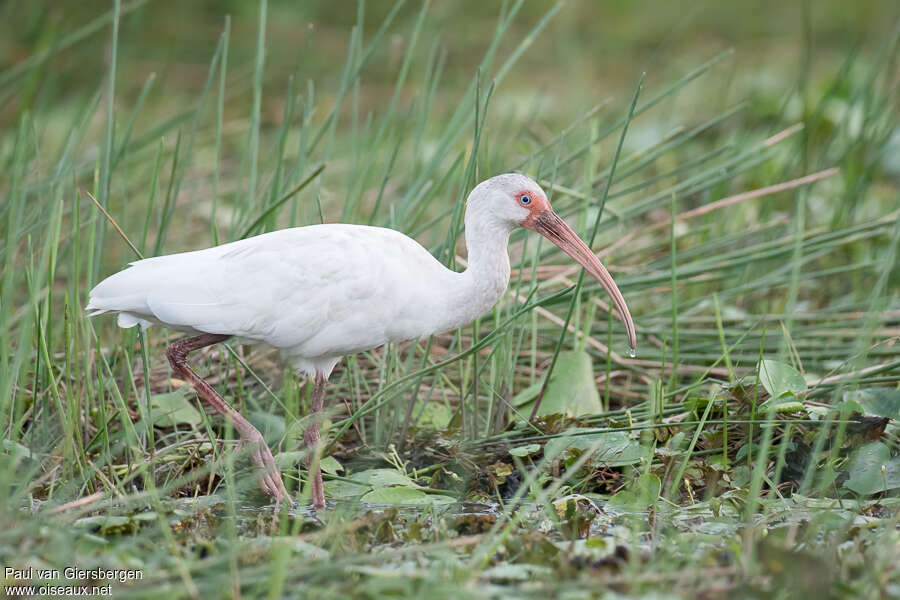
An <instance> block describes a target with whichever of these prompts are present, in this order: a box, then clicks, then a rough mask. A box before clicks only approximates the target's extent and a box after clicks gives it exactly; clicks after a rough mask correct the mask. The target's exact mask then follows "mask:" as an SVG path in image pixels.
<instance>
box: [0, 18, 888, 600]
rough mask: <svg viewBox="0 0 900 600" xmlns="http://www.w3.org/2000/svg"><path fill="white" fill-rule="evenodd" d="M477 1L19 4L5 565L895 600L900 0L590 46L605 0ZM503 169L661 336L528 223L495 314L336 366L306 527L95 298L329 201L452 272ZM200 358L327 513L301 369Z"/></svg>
mask: <svg viewBox="0 0 900 600" xmlns="http://www.w3.org/2000/svg"><path fill="white" fill-rule="evenodd" d="M184 4H187V3H184ZM489 4H490V3H480V4H479V3H469V2H464V3H460V4H459V5H458V6H456V7H450V8H448V3H437V2H435V3H422V4H419V3H408V4H403V3H402V2H400V3H397V4H394V3H381V2H373V3H371V6H367V5H365V4H364V3H360V4H359V5H358V10H357V11H356V12H355V13H354V15H353V18H352V19H351V20H348V17H347V16H346V15H344V14H343V13H342V11H341V10H340V9H338V8H335V7H332V6H330V5H328V4H326V3H318V4H317V3H310V4H309V5H308V6H304V7H303V8H299V7H297V8H293V9H292V8H291V7H289V6H287V5H285V4H284V3H281V2H275V1H273V2H271V3H267V2H265V1H262V2H260V3H259V4H258V5H256V6H254V7H253V10H250V9H248V8H247V7H245V6H244V5H242V4H235V6H233V7H231V8H232V9H233V10H232V13H233V14H232V16H227V15H226V11H225V10H224V9H223V10H222V12H218V9H215V10H213V9H209V8H207V9H201V8H198V7H193V6H186V5H185V6H182V5H180V4H179V5H177V6H176V5H171V6H169V5H165V4H163V5H157V4H155V3H153V2H146V3H124V4H120V3H119V2H118V1H117V2H115V3H114V4H112V5H108V4H106V3H103V4H101V5H99V6H91V5H88V6H84V7H80V8H78V9H75V8H72V9H69V8H67V9H65V10H60V11H57V12H53V11H49V10H45V9H46V7H43V8H41V7H40V6H39V3H37V4H35V7H31V6H24V5H23V6H17V7H13V6H11V5H10V6H6V7H5V8H3V9H0V12H2V14H3V15H4V17H5V18H4V19H3V20H2V21H3V25H0V32H3V33H5V34H6V35H4V36H0V37H3V38H4V39H5V40H6V41H5V42H0V43H2V44H5V46H4V47H5V48H6V49H8V50H10V52H9V56H10V58H9V59H7V58H3V59H0V60H2V62H0V126H2V129H0V197H2V204H0V231H2V232H3V235H2V239H0V423H2V425H3V435H2V436H0V437H2V452H0V489H2V490H3V492H4V493H3V495H2V498H3V500H2V501H0V539H2V545H0V558H2V561H0V562H2V563H3V566H4V567H15V568H23V567H25V566H28V565H34V566H42V567H57V568H64V567H66V566H75V565H77V566H80V567H84V568H98V567H101V568H119V569H124V568H132V569H140V570H141V572H142V573H143V580H141V581H135V582H129V583H118V582H114V583H112V590H113V594H114V595H115V596H116V597H119V596H141V597H160V596H165V597H167V596H175V597H184V596H186V597H197V596H203V595H214V596H219V595H223V596H229V595H232V596H238V595H241V596H244V597H257V596H266V597H281V596H296V597H306V596H316V597H318V596H323V597H332V596H333V597H344V596H360V597H381V596H389V595H394V596H398V595H401V596H402V595H412V596H417V595H423V594H425V593H427V594H429V595H431V596H436V597H451V596H452V597H469V596H472V597H476V596H477V597H484V596H485V595H489V596H490V595H493V596H496V597H506V596H512V597H522V596H533V597H548V596H549V597H582V596H592V595H596V594H598V593H608V594H610V595H611V596H612V595H613V594H615V593H619V594H623V595H626V596H634V597H638V596H641V595H645V594H654V593H655V594H659V595H668V594H671V595H675V596H679V597H686V598H692V597H698V595H702V596H703V597H713V598H715V597H731V596H732V595H735V594H737V595H742V596H747V597H756V596H778V597H785V598H793V597H796V598H804V597H811V596H820V597H827V596H834V597H853V598H857V597H871V598H879V597H890V596H893V595H897V594H898V590H900V571H898V569H897V564H896V563H897V561H896V558H895V557H896V556H897V551H898V547H900V536H898V528H897V525H898V519H900V502H898V495H897V490H898V489H900V457H898V430H897V425H896V422H897V418H898V411H900V386H898V383H900V351H898V350H897V348H898V347H900V344H898V339H900V329H898V324H900V303H898V295H897V290H898V283H900V281H898V272H897V269H896V264H897V256H898V246H900V211H898V207H897V202H896V199H897V197H898V195H900V194H898V192H900V190H898V177H900V165H898V162H897V156H898V139H900V138H898V136H900V129H898V122H897V118H896V115H897V114H898V110H897V108H898V106H897V105H898V102H897V98H898V96H897V92H898V90H897V44H898V31H900V30H898V29H897V23H898V21H897V18H898V14H897V12H896V9H895V8H892V5H891V4H889V3H884V4H881V3H874V2H873V3H871V4H866V5H864V6H862V7H861V8H860V10H859V11H857V12H856V13H855V14H854V16H853V18H852V19H851V20H850V21H846V20H845V19H844V17H843V16H842V15H843V12H842V11H841V10H839V9H840V3H827V2H826V3H819V4H810V5H809V6H808V7H807V9H806V10H805V11H803V10H798V12H797V13H796V14H794V13H793V12H791V11H790V10H789V9H787V8H779V7H771V8H772V9H773V10H772V11H770V12H766V11H761V14H762V13H765V15H763V16H759V17H756V16H750V15H743V22H740V21H741V18H736V17H741V16H742V13H741V14H736V15H731V14H730V13H729V12H728V11H724V9H718V8H710V10H709V11H700V12H693V13H691V12H689V13H688V14H686V15H677V16H678V18H677V19H676V18H675V16H676V15H673V14H672V13H671V12H669V11H670V10H671V9H668V8H660V9H659V10H653V11H650V10H649V9H640V8H630V9H628V10H625V9H616V8H614V7H606V8H605V12H603V13H602V16H603V17H604V19H605V20H604V24H605V25H606V29H604V31H606V32H607V35H606V36H597V35H596V34H595V30H594V29H592V27H591V25H592V23H593V24H596V23H597V20H598V19H599V18H600V17H599V15H600V13H599V11H598V9H597V8H596V5H594V4H593V3H578V2H575V3H571V5H565V6H563V5H561V4H550V3H547V4H543V3H527V4H525V3H522V2H509V3H505V4H503V5H502V6H494V5H490V6H488V5H489ZM482 5H483V6H482ZM454 8H455V9H456V10H454ZM169 9H171V10H169ZM742 10H743V9H737V8H735V11H742ZM723 11H724V12H723ZM726 13H727V14H726ZM735 21H738V22H735ZM308 22H313V23H315V26H314V27H312V28H307V27H306V25H307V23H308ZM186 24H190V25H191V27H192V29H191V30H190V31H187V30H186V29H185V27H186ZM636 24H639V25H640V27H636ZM844 27H845V28H847V31H849V32H850V34H852V39H850V40H849V41H848V40H847V39H845V38H844V37H841V36H839V35H837V34H836V33H835V32H842V31H844V29H842V28H844ZM760 31H766V32H769V34H770V35H771V36H772V37H771V41H772V44H773V46H774V47H776V48H777V49H780V51H781V54H780V56H782V57H783V56H790V57H791V59H792V60H791V61H787V60H781V61H775V62H774V63H773V62H772V61H770V60H768V58H767V57H768V56H769V53H770V52H774V50H772V49H767V50H766V51H765V52H763V53H762V54H761V55H760V56H759V57H757V56H756V53H757V52H759V47H758V41H757V37H756V36H758V35H760V34H759V32H760ZM629 32H630V33H629ZM710 32H714V34H715V35H712V36H710ZM848 35H849V34H848ZM710 39H713V40H714V41H715V43H706V42H708V41H709V40H710ZM701 42H704V43H701ZM730 43H733V44H734V48H731V47H730ZM651 46H652V47H653V48H654V50H653V51H652V52H651V51H649V50H648V47H651ZM798 49H799V50H798ZM5 56H6V55H5V54H4V57H5ZM588 57H593V60H595V61H596V62H592V59H589V58H588ZM148 66H149V67H152V68H148ZM153 69H156V70H155V71H154V70H153ZM597 70H600V71H602V72H608V73H609V75H608V77H609V79H608V83H607V85H604V86H600V87H598V86H597V85H596V82H595V78H596V77H598V74H597V72H596V71H597ZM598 90H599V91H598ZM513 169H517V170H522V171H524V172H526V173H528V174H530V175H532V176H533V177H535V178H536V179H537V180H538V181H540V182H541V183H542V185H543V186H544V187H545V189H546V190H547V191H548V193H549V195H550V199H551V202H552V203H553V205H554V207H555V209H556V210H557V212H558V213H559V214H561V215H562V216H563V217H564V218H565V219H566V220H567V221H568V222H569V223H570V224H571V225H572V226H573V227H574V228H575V229H576V230H577V231H578V232H579V233H580V234H581V235H582V236H583V237H585V238H586V239H590V240H592V246H593V247H594V248H596V249H597V250H598V252H601V257H602V258H603V259H604V262H605V263H606V264H607V265H608V266H610V267H611V270H612V272H613V275H614V277H615V278H616V281H617V283H618V285H619V287H620V288H621V289H622V291H623V294H624V295H625V297H626V299H627V300H628V303H629V306H630V308H631V310H632V313H633V315H634V317H635V321H636V323H637V326H638V340H639V347H638V355H637V356H636V357H634V358H632V357H630V356H629V355H628V352H627V345H626V343H625V334H624V327H622V325H621V324H620V323H619V322H618V321H617V320H615V319H613V318H611V317H610V316H609V310H608V299H607V298H606V296H605V295H604V293H603V291H602V289H601V288H600V287H599V285H597V284H595V283H594V282H592V281H591V280H590V279H584V278H583V274H582V273H581V272H580V271H579V270H578V269H576V268H574V267H573V266H572V265H571V263H570V261H569V260H568V259H564V257H563V256H562V255H560V254H559V253H558V252H557V251H556V249H555V248H554V247H552V246H550V245H549V244H546V243H543V242H542V240H541V239H539V238H538V237H537V236H535V235H533V234H531V233H528V232H525V231H520V232H516V233H515V234H514V235H513V238H512V241H511V245H510V254H511V260H512V263H513V275H512V280H511V283H510V288H509V291H508V292H507V294H506V295H505V296H504V298H503V299H502V300H501V302H500V303H498V305H497V306H496V307H495V309H494V310H493V311H492V312H490V313H488V314H486V315H484V316H482V317H481V318H480V319H479V320H478V321H476V322H475V323H473V324H472V325H471V326H468V327H465V328H463V329H460V330H458V331H455V332H450V333H447V334H443V335H439V336H435V337H433V338H432V339H430V340H427V341H422V342H409V343H403V344H398V345H394V346H389V347H385V348H380V349H376V350H373V351H371V352H367V353H364V354H360V355H357V356H352V357H348V358H347V359H346V360H345V361H343V362H342V363H341V364H340V365H339V366H338V368H337V370H336V371H335V373H334V375H333V376H332V377H331V382H330V386H329V397H328V405H327V408H328V421H327V423H326V424H325V428H324V429H325V434H324V436H323V437H324V438H325V439H327V440H328V445H327V448H326V452H327V453H328V454H330V455H332V456H334V457H335V458H336V459H337V461H339V464H338V463H331V464H330V466H329V468H330V471H329V473H327V474H326V492H327V494H328V495H329V496H330V498H332V499H333V500H335V502H334V503H333V504H332V505H331V506H330V508H329V509H328V510H327V511H324V512H320V513H319V514H318V515H313V514H312V513H310V512H308V511H307V510H305V509H304V508H302V507H301V508H299V509H297V510H296V511H291V512H281V513H274V512H273V510H272V507H271V506H269V505H268V504H267V502H268V500H267V499H266V498H265V497H263V496H262V494H261V493H260V492H259V491H258V489H257V486H256V480H255V477H254V475H253V473H252V471H251V470H250V468H249V465H248V464H247V461H246V460H245V458H244V457H243V456H241V455H240V454H238V453H235V452H233V450H234V448H235V445H234V443H232V442H231V441H229V440H232V439H233V437H234V436H233V432H231V431H230V430H229V428H228V427H227V426H226V424H225V423H224V422H222V420H221V419H218V418H216V417H209V416H206V415H204V414H202V413H200V412H198V411H196V410H193V409H192V408H191V406H192V404H191V399H192V398H193V396H192V395H191V394H189V393H186V390H184V388H183V387H181V386H180V382H178V381H175V380H173V379H172V378H171V374H170V372H169V369H168V365H167V363H166V361H165V360H164V355H163V349H164V347H165V346H166V344H167V343H169V342H170V341H171V340H173V339H176V338H177V335H176V334H174V333H172V332H167V331H165V330H162V329H159V328H152V329H150V330H148V331H147V332H145V333H141V332H136V331H134V330H121V329H118V328H116V327H115V324H114V320H113V319H110V318H108V317H98V318H95V319H88V318H86V316H85V314H84V311H83V306H84V304H85V303H86V294H87V291H88V290H89V289H90V287H91V286H92V285H93V284H94V283H96V282H97V281H99V280H100V279H102V278H103V277H105V276H107V275H108V274H110V273H112V272H114V271H116V270H119V269H121V268H123V267H124V265H125V264H126V263H127V262H128V261H130V260H134V259H135V258H136V257H137V256H142V255H143V256H151V255H157V254H164V253H171V252H178V251H183V250H188V249H195V248H201V247H205V246H209V245H213V244H216V243H222V242H225V241H230V240H234V239H239V238H242V237H247V236H249V235H254V234H257V233H260V232H263V231H269V230H273V229H276V228H280V227H286V226H296V225H307V224H312V223H318V222H323V221H325V222H337V221H345V222H355V223H368V224H374V225H381V226H387V227H392V228H395V229H398V230H400V231H403V232H405V233H407V234H409V235H412V236H414V237H415V238H416V239H418V240H420V241H421V242H422V243H423V244H425V245H426V247H428V248H429V249H430V250H431V251H432V252H433V253H434V255H435V256H437V257H438V258H439V259H440V260H442V261H443V262H444V263H445V264H447V265H448V266H451V267H453V268H462V265H464V264H465V252H464V246H463V244H462V239H463V238H462V236H461V234H462V216H463V209H464V204H463V202H464V199H465V197H466V195H467V194H468V192H469V191H470V190H471V188H472V186H473V185H474V184H475V183H476V182H477V181H479V180H481V179H483V178H485V177H487V176H489V175H492V174H496V173H499V172H504V171H508V170H513ZM92 199H96V200H94V201H92ZM584 365H588V366H587V367H586V368H585V366H584ZM197 367H198V369H199V370H200V372H201V373H202V374H204V375H207V376H208V377H209V378H210V380H211V381H212V383H213V384H214V385H215V386H216V387H217V388H218V389H219V390H220V391H221V392H222V393H223V395H224V396H225V398H226V399H227V400H228V401H229V402H231V403H232V404H233V405H235V406H237V407H240V409H241V410H242V411H243V413H244V414H245V415H247V416H248V418H250V419H251V420H252V421H253V422H254V423H255V424H256V425H257V426H258V427H259V428H260V429H261V430H262V431H263V432H264V433H265V435H266V437H267V440H268V441H269V443H270V445H271V446H272V448H273V453H274V454H276V459H277V460H278V461H279V464H280V466H281V467H282V470H283V473H284V477H285V482H286V485H287V486H288V488H289V489H291V490H293V491H294V492H295V493H297V494H298V495H300V496H302V495H303V494H304V493H307V494H308V492H305V489H304V488H305V481H306V475H307V474H306V471H305V469H304V468H303V466H302V464H303V461H302V452H300V448H301V445H302V431H303V429H304V426H305V422H304V420H303V419H304V416H305V415H306V413H307V409H306V406H307V403H308V392H309V390H308V386H306V385H305V384H304V382H302V381H298V380H296V379H295V378H294V376H293V375H292V374H291V373H290V371H289V370H285V369H282V368H281V365H280V363H279V361H278V358H277V356H276V355H274V354H273V353H271V352H266V351H264V350H262V349H259V348H253V349H252V350H251V349H249V348H243V347H241V346H240V345H237V344H225V345H222V346H221V347H220V348H216V349H213V350H212V351H210V352H208V353H205V354H202V356H198V359H197ZM585 390H587V392H586V391H585ZM538 394H540V395H541V397H542V400H541V405H540V407H539V409H538V407H536V406H535V405H534V398H535V396H537V395H538ZM576 401H577V402H580V403H581V404H579V405H578V408H577V409H576V408H573V403H574V402H576ZM586 407H587V408H586ZM566 410H568V411H569V414H568V415H565V414H561V413H565V412H566ZM533 411H534V412H535V413H536V415H537V418H536V419H534V420H532V421H529V419H528V417H529V416H530V415H531V413H532V412H533ZM884 419H886V420H884ZM221 440H226V441H225V442H222V441H221ZM376 469H377V470H376ZM360 497H362V499H360ZM84 579H85V578H80V580H81V581H84ZM12 583H14V582H12V581H9V580H7V581H6V582H5V585H10V584H12ZM35 583H36V584H40V583H41V582H40V581H35ZM49 583H53V584H57V585H59V584H63V583H66V582H61V581H50V582H49Z"/></svg>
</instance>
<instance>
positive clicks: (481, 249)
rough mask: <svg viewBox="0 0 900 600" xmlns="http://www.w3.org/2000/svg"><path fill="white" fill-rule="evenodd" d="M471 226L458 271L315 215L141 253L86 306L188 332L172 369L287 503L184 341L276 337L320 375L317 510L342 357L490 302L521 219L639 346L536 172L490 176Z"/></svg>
mask: <svg viewBox="0 0 900 600" xmlns="http://www.w3.org/2000/svg"><path fill="white" fill-rule="evenodd" d="M465 225H466V246H467V247H468V253H469V255H468V261H469V264H468V268H467V269H466V270H465V271H463V272H461V273H458V272H456V271H452V270H450V269H448V268H446V267H445V266H444V265H442V264H441V263H440V262H438V261H437V260H436V259H435V258H434V257H433V256H432V255H431V254H429V252H428V251H427V250H425V248H423V247H422V246H421V245H419V244H418V242H416V241H415V240H413V239H411V238H409V237H407V236H405V235H403V234H402V233H399V232H397V231H394V230H392V229H384V228H381V227H366V226H362V225H344V224H328V225H310V226H307V227H295V228H292V229H283V230H280V231H274V232H271V233H265V234H262V235H258V236H256V237H252V238H248V239H244V240H240V241H237V242H232V243H229V244H223V245H221V246H215V247H213V248H207V249H205V250H197V251H195V252H184V253H181V254H170V255H167V256H158V257H155V258H148V259H145V260H139V261H136V262H133V263H131V266H130V267H129V268H127V269H125V270H123V271H120V272H118V273H116V274H115V275H112V276H110V277H108V278H107V279H105V280H103V281H102V282H100V283H99V284H98V285H97V286H96V287H95V288H94V289H93V290H91V292H90V301H89V302H88V305H87V309H88V310H92V311H93V312H92V313H91V316H94V315H97V314H101V313H106V312H114V313H118V324H119V326H120V327H134V326H135V325H140V326H141V327H143V328H146V327H149V326H150V325H154V324H155V325H162V326H165V327H168V328H170V329H175V330H178V331H183V332H185V333H188V334H190V335H191V336H192V337H189V338H185V339H182V340H180V341H177V342H175V343H174V344H172V345H171V346H169V347H168V348H167V350H166V356H167V357H168V359H169V363H170V364H171V365H172V369H173V371H174V372H175V373H177V374H178V375H180V376H181V377H182V378H184V379H185V380H186V381H188V382H190V383H191V385H192V386H193V388H194V390H195V391H196V392H197V395H198V396H199V397H200V399H201V400H203V401H205V402H207V403H208V404H210V405H211V406H212V407H213V408H214V409H216V410H217V411H219V412H220V413H222V414H223V415H224V416H225V417H226V418H228V419H230V420H231V422H232V424H233V426H234V429H235V431H237V433H238V434H239V435H240V436H241V439H242V442H245V443H248V444H250V445H251V447H252V451H251V453H250V454H251V458H252V460H253V462H254V463H255V464H256V465H257V467H258V468H259V472H260V475H259V481H260V486H261V487H262V489H263V490H264V491H266V492H268V493H270V494H272V495H273V496H274V497H275V499H276V501H277V502H280V501H281V499H283V498H286V499H288V501H289V502H292V501H291V500H290V497H289V496H288V494H287V491H286V490H285V488H284V483H283V482H282V480H281V474H280V473H279V471H278V469H277V468H276V467H275V461H274V460H273V458H272V453H271V452H270V451H269V448H268V447H267V446H266V444H265V442H264V440H263V437H262V435H261V434H260V433H259V431H258V430H257V429H256V428H255V427H253V425H251V424H250V423H249V422H248V421H247V420H246V419H245V418H244V417H243V416H241V414H240V413H239V412H238V411H236V410H235V409H234V408H232V407H231V406H229V405H228V404H227V403H226V402H225V400H224V399H223V398H222V397H221V396H220V395H219V394H218V393H216V391H215V390H214V389H213V388H212V386H210V385H209V384H208V383H206V382H205V381H204V380H203V379H201V378H200V377H199V376H198V375H197V374H196V373H194V371H193V370H191V368H190V367H189V366H188V364H187V362H186V358H187V355H188V354H189V353H190V352H193V351H194V350H197V349H199V348H203V347H205V346H209V345H211V344H216V343H218V342H222V341H224V340H226V339H228V338H229V337H232V336H235V337H237V338H239V339H240V340H242V341H243V342H245V343H262V344H267V345H269V346H273V347H275V348H277V349H279V350H280V351H281V353H282V354H283V355H284V356H285V357H286V358H287V359H288V361H290V362H291V364H292V365H293V367H294V369H296V370H297V371H299V372H300V373H303V374H305V375H306V376H307V377H310V378H313V379H314V382H315V384H314V389H313V392H312V397H311V403H310V404H311V406H310V409H311V412H312V413H313V415H312V416H313V419H312V424H310V425H309V426H308V427H307V429H306V432H305V435H304V442H305V444H306V447H307V449H308V450H309V453H308V456H309V457H310V458H308V459H307V461H308V462H307V464H308V467H309V481H310V487H311V496H312V502H313V505H314V506H315V507H316V508H323V507H324V506H325V493H324V489H323V486H322V474H321V471H320V469H319V465H318V461H317V460H315V459H314V458H313V457H314V456H315V452H313V450H314V449H315V447H316V445H317V444H318V443H319V423H318V418H317V417H318V414H317V413H319V412H320V411H321V410H322V405H323V401H324V397H325V383H326V381H327V380H328V376H329V375H330V374H331V371H332V369H333V368H334V366H335V364H337V362H338V361H339V360H340V359H341V357H342V356H344V355H345V354H353V353H355V352H362V351H365V350H370V349H372V348H375V347H378V346H381V345H382V344H385V343H387V342H397V341H401V340H409V339H415V338H423V337H427V336H429V335H431V334H435V333H441V332H444V331H449V330H451V329H454V328H456V327H460V326H462V325H465V324H466V323H469V322H470V321H472V320H474V319H475V318H476V317H478V316H479V315H481V314H483V313H485V312H486V311H488V310H490V308H491V307H492V306H493V305H494V304H495V303H496V302H497V300H499V298H500V296H501V295H502V294H503V292H504V290H506V286H507V284H508V283H509V256H508V254H507V251H506V246H507V243H508V241H509V235H510V233H511V232H512V231H513V229H515V228H516V227H519V226H521V227H525V228H527V229H531V230H532V231H536V232H538V233H540V234H541V235H543V236H544V237H546V238H547V239H549V240H550V241H551V242H553V243H554V244H556V245H557V246H559V247H560V248H561V249H562V250H563V251H564V252H565V253H566V254H568V255H569V256H571V257H572V258H573V259H575V260H576V261H578V262H579V263H581V265H582V266H584V268H585V269H586V270H587V272H588V273H590V274H591V275H592V276H593V277H594V278H596V279H597V281H599V282H600V284H601V285H602V286H603V287H604V288H605V289H606V291H607V292H608V293H609V294H610V296H611V297H612V300H613V303H614V304H615V306H616V308H617V309H618V312H619V314H620V316H621V318H622V319H623V320H624V322H625V326H626V330H627V333H628V343H629V345H630V346H631V347H632V348H634V347H635V344H636V338H635V331H634V323H633V322H632V320H631V315H630V314H629V311H628V307H627V306H626V304H625V299H624V298H623V297H622V294H621V293H620V292H619V289H618V287H616V284H615V282H614V281H613V279H612V277H611V276H610V274H609V272H608V271H607V270H606V268H605V267H604V266H603V265H602V264H601V263H600V260H599V259H598V258H597V257H596V255H595V254H594V253H593V252H592V251H591V249H590V248H588V246H587V244H585V243H584V242H583V241H581V239H579V237H578V236H577V235H576V234H575V232H574V231H572V229H570V228H569V226H568V225H566V224H565V222H564V221H563V220H562V219H560V218H559V217H558V216H557V215H556V213H554V212H553V209H552V208H551V207H550V203H549V202H548V201H547V195H546V194H545V193H544V191H543V190H542V189H541V187H540V186H539V185H538V184H537V183H535V182H534V181H532V180H531V179H530V178H528V177H526V176H524V175H519V174H515V173H509V174H506V175H498V176H496V177H492V178H491V179H488V180H486V181H483V182H482V183H480V184H479V185H478V186H477V187H475V189H473V190H472V193H471V194H469V197H468V199H467V201H466V216H465Z"/></svg>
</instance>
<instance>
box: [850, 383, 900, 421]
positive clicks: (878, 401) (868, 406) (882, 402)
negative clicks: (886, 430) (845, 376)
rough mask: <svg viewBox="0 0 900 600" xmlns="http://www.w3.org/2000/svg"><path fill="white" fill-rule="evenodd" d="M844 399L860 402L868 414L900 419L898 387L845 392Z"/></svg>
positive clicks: (899, 391) (899, 392) (899, 393)
mask: <svg viewBox="0 0 900 600" xmlns="http://www.w3.org/2000/svg"><path fill="white" fill-rule="evenodd" d="M844 401H845V402H847V401H855V402H858V403H859V404H860V406H862V407H863V409H864V410H865V412H866V414H867V415H874V416H877V417H886V418H888V419H895V420H896V419H900V389H897V388H888V387H880V388H868V389H864V390H857V391H855V392H847V393H845V394H844Z"/></svg>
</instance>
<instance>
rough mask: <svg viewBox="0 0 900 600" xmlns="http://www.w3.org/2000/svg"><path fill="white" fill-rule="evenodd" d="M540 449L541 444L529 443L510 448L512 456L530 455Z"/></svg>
mask: <svg viewBox="0 0 900 600" xmlns="http://www.w3.org/2000/svg"><path fill="white" fill-rule="evenodd" d="M540 449H541V445H540V444H528V445H525V446H518V447H517V448H510V449H509V453H510V454H511V455H512V456H519V457H523V456H530V455H532V454H534V453H535V452H537V451H539V450H540Z"/></svg>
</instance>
